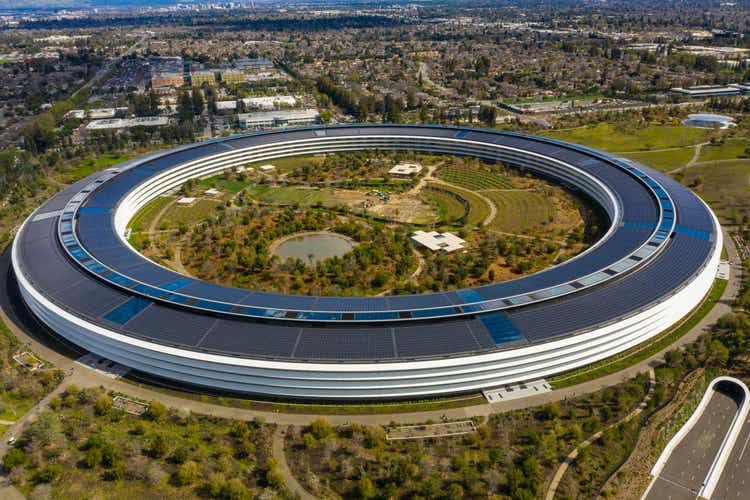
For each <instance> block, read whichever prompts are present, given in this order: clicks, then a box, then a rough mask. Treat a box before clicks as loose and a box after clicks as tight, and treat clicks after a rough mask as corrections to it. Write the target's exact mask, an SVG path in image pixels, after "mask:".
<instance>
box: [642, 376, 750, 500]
mask: <svg viewBox="0 0 750 500" xmlns="http://www.w3.org/2000/svg"><path fill="white" fill-rule="evenodd" d="M721 382H730V383H733V384H735V385H737V386H738V387H739V388H740V390H741V391H742V393H743V395H744V396H743V399H742V402H741V404H740V406H739V408H737V412H736V413H735V415H734V417H733V418H732V423H731V424H730V426H729V431H728V432H727V434H726V436H725V437H724V440H723V441H722V444H721V446H720V447H719V450H718V452H717V453H716V457H715V458H714V460H713V462H712V463H711V467H710V468H709V471H708V474H706V478H705V479H704V480H703V483H702V486H701V489H700V491H699V492H698V497H700V498H707V499H710V498H711V495H713V492H714V489H715V488H716V485H717V484H718V482H719V479H720V478H721V474H722V472H724V467H725V465H726V463H727V460H729V456H730V455H731V453H732V449H733V448H734V445H735V443H736V442H737V438H738V437H739V434H740V431H741V430H742V426H743V425H744V423H745V420H746V419H747V416H748V412H750V391H748V388H747V386H746V385H745V384H744V383H743V382H742V381H741V380H739V379H736V378H734V377H724V376H722V377H717V378H715V379H713V380H712V381H711V383H710V384H709V385H708V387H707V388H706V392H705V393H704V394H703V397H702V398H701V400H700V402H699V403H698V406H697V407H696V408H695V411H694V412H693V414H692V415H691V416H690V418H689V419H688V420H687V422H685V424H684V425H683V426H682V427H681V428H680V430H678V431H677V433H676V434H675V435H674V436H673V437H672V439H670V440H669V442H668V443H667V446H665V447H664V450H663V451H662V452H661V455H659V458H658V460H657V461H656V464H654V467H653V468H652V469H651V475H652V476H653V479H652V481H651V483H650V484H649V487H648V488H647V489H646V492H645V493H644V494H643V497H642V498H644V499H645V498H646V497H647V496H648V493H649V491H651V488H652V486H653V485H654V482H655V481H656V479H657V478H658V477H659V475H660V474H661V471H662V470H664V466H665V465H666V464H667V462H668V461H669V458H670V457H671V456H672V453H673V452H674V450H675V448H677V446H679V444H680V443H681V442H682V440H683V439H685V436H687V435H688V434H689V433H690V431H691V430H692V429H693V427H695V424H697V423H698V421H699V420H700V419H701V417H702V416H703V413H704V412H705V410H706V407H707V406H708V403H709V402H710V401H711V398H712V397H713V395H714V391H715V390H716V385H717V384H719V383H721Z"/></svg>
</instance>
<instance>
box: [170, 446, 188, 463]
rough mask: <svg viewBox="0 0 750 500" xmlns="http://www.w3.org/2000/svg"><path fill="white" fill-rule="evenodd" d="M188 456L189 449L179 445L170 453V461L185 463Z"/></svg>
mask: <svg viewBox="0 0 750 500" xmlns="http://www.w3.org/2000/svg"><path fill="white" fill-rule="evenodd" d="M189 456H190V451H189V450H188V449H187V448H186V447H184V446H180V447H178V448H177V449H176V450H174V453H172V461H173V462H174V463H176V464H182V463H185V461H186V460H187V459H188V457H189Z"/></svg>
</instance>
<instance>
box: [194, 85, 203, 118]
mask: <svg viewBox="0 0 750 500" xmlns="http://www.w3.org/2000/svg"><path fill="white" fill-rule="evenodd" d="M192 94H193V95H192V96H191V100H192V106H193V115H195V116H198V115H200V114H201V113H203V110H204V109H205V107H206V103H205V101H204V100H203V94H202V93H201V91H200V89H193V92H192Z"/></svg>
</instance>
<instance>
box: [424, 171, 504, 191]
mask: <svg viewBox="0 0 750 500" xmlns="http://www.w3.org/2000/svg"><path fill="white" fill-rule="evenodd" d="M437 176H438V178H440V179H442V180H444V181H445V182H449V183H451V184H455V185H456V186H461V187H463V188H466V189H473V190H477V189H509V188H511V187H513V186H512V184H511V182H510V180H509V179H508V177H507V176H506V175H504V174H500V173H496V172H487V171H484V170H469V169H466V168H461V167H450V166H447V167H443V168H441V169H440V170H438V172H437Z"/></svg>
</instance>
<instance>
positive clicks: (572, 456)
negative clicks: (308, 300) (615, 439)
mask: <svg viewBox="0 0 750 500" xmlns="http://www.w3.org/2000/svg"><path fill="white" fill-rule="evenodd" d="M655 386H656V374H655V373H654V369H653V367H651V368H650V369H649V370H648V392H647V393H646V395H645V396H644V398H643V399H642V400H641V403H640V404H639V405H638V407H637V408H636V409H634V410H633V411H631V412H630V413H628V414H627V415H625V416H624V417H623V418H622V419H620V420H618V421H617V422H615V423H613V424H610V425H608V426H607V427H605V428H604V429H602V430H600V431H599V432H596V433H594V434H593V435H591V436H590V437H589V438H588V439H586V440H585V441H584V442H582V443H581V444H579V445H578V446H576V447H575V448H574V449H573V451H571V452H570V453H568V456H567V457H565V460H563V462H562V463H561V464H560V467H558V468H557V471H555V475H554V476H553V477H552V482H551V483H550V485H549V488H547V494H546V495H545V497H544V498H545V500H554V498H555V493H556V492H557V487H558V486H559V485H560V481H562V478H563V476H564V475H565V473H566V472H567V470H568V468H570V466H571V465H572V464H573V462H575V461H576V458H578V454H579V453H580V452H581V450H583V449H584V448H586V447H588V446H590V445H591V443H593V442H594V441H596V440H597V439H599V438H600V437H601V436H602V434H604V432H605V431H607V430H608V429H612V428H614V427H617V426H618V425H620V424H623V423H626V422H630V421H631V420H633V419H634V418H635V417H637V416H638V415H640V414H641V413H642V412H643V410H645V409H646V406H648V402H649V401H651V398H652V397H653V395H654V387H655Z"/></svg>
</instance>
